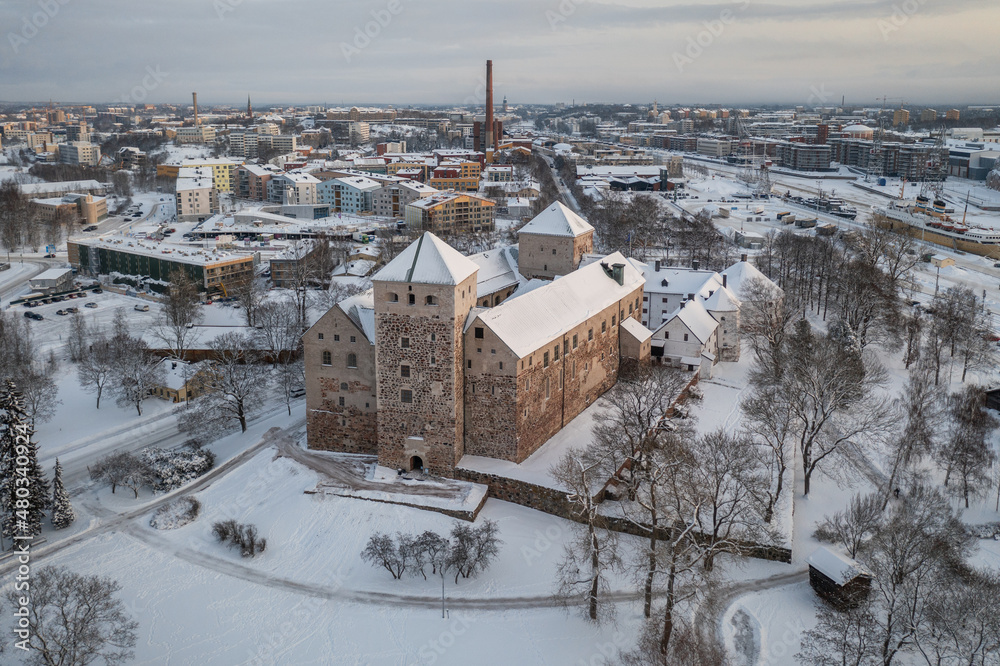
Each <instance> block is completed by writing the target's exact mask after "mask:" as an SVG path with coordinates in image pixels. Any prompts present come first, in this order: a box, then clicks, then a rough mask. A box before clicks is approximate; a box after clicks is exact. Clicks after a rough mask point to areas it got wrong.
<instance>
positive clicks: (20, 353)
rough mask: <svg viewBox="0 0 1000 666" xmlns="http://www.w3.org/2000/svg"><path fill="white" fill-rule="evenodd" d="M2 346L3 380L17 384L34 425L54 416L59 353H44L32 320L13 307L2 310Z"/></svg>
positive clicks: (0, 364) (0, 363)
mask: <svg viewBox="0 0 1000 666" xmlns="http://www.w3.org/2000/svg"><path fill="white" fill-rule="evenodd" d="M0 349H2V350H3V353H0V380H2V379H10V380H12V381H13V382H14V383H15V384H16V385H17V388H18V391H19V392H20V394H21V398H22V401H23V405H24V409H25V411H26V414H27V416H28V420H29V422H30V423H31V426H32V427H34V426H35V424H36V423H43V422H45V421H48V420H49V419H51V418H52V416H53V415H54V414H55V410H56V407H57V406H58V405H59V399H58V394H59V389H58V387H57V386H56V382H55V377H56V374H57V372H58V370H59V362H58V360H57V359H56V356H55V354H54V353H49V354H48V355H43V354H42V352H41V350H40V349H39V348H38V345H37V343H36V341H35V336H34V331H33V330H32V325H31V323H30V322H29V320H27V319H25V318H24V317H18V316H16V313H15V312H13V311H12V310H2V311H0Z"/></svg>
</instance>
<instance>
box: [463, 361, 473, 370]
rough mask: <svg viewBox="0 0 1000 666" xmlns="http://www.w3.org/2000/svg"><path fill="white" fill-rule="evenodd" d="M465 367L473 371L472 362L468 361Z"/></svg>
mask: <svg viewBox="0 0 1000 666" xmlns="http://www.w3.org/2000/svg"><path fill="white" fill-rule="evenodd" d="M465 367H466V368H468V369H469V370H472V361H471V360H469V361H466V366H465Z"/></svg>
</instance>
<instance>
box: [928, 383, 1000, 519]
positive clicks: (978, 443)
mask: <svg viewBox="0 0 1000 666" xmlns="http://www.w3.org/2000/svg"><path fill="white" fill-rule="evenodd" d="M949 403H950V404H949V409H948V412H949V416H950V417H951V424H952V427H951V436H950V437H949V438H948V440H947V441H946V442H943V443H942V446H941V448H940V450H939V451H938V459H939V461H940V464H941V465H942V466H943V467H944V468H945V470H946V471H945V477H944V485H945V487H947V486H948V484H949V482H950V481H951V478H952V476H953V475H954V476H957V477H958V481H959V486H958V489H957V492H958V494H959V496H960V497H962V498H963V499H964V500H965V508H969V500H970V498H971V497H973V496H976V495H978V494H980V493H982V492H983V491H984V490H986V489H987V488H989V484H990V472H989V470H990V467H991V466H992V465H993V464H994V462H995V461H996V454H994V453H993V451H992V449H991V448H990V445H989V444H988V442H987V437H988V436H989V435H990V433H991V432H992V431H993V430H995V429H996V427H997V419H996V418H995V417H993V416H992V415H991V414H990V413H989V412H987V411H986V392H985V391H984V390H983V389H982V388H981V387H978V386H967V387H966V388H965V390H963V391H962V392H961V393H956V394H955V395H953V396H952V397H951V399H950V400H949Z"/></svg>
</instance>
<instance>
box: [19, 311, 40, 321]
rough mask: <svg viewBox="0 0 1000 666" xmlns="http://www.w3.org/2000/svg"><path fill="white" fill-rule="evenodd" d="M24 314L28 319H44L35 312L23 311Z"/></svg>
mask: <svg viewBox="0 0 1000 666" xmlns="http://www.w3.org/2000/svg"><path fill="white" fill-rule="evenodd" d="M24 316H25V317H27V318H28V319H34V320H35V321H41V320H43V319H45V317H43V316H42V315H40V314H38V313H37V312H25V313H24Z"/></svg>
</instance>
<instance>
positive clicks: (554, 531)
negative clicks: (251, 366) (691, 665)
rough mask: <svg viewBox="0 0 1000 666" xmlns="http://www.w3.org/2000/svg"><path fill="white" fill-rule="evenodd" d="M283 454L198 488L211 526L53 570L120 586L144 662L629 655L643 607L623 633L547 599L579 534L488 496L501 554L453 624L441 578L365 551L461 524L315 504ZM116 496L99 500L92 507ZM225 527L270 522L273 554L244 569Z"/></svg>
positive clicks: (106, 542) (113, 543) (108, 544)
mask: <svg viewBox="0 0 1000 666" xmlns="http://www.w3.org/2000/svg"><path fill="white" fill-rule="evenodd" d="M273 453H274V449H273V448H265V449H264V450H262V451H260V452H259V453H258V454H257V455H256V456H255V457H254V458H253V459H252V460H251V461H250V462H248V463H247V464H245V465H243V466H241V467H240V468H238V469H237V470H236V471H234V472H233V473H231V474H229V475H226V476H224V477H223V478H221V479H219V480H217V481H215V482H213V483H212V484H211V485H210V486H209V487H208V488H206V489H204V490H202V491H201V492H199V493H197V495H196V497H197V498H198V499H199V500H200V501H201V503H202V507H203V510H202V515H201V516H200V517H199V518H198V519H197V520H196V521H194V522H193V523H191V524H189V525H186V526H184V527H181V528H179V529H175V530H170V531H157V530H155V529H154V528H152V527H150V526H149V525H148V521H149V518H150V516H151V512H150V513H146V514H143V515H142V517H140V518H138V519H136V520H134V521H132V522H131V523H129V524H128V525H127V526H125V527H124V528H123V529H122V530H121V531H118V532H115V533H103V534H99V535H98V536H96V537H95V538H92V539H90V540H88V541H86V542H85V543H83V544H81V545H78V546H74V547H72V548H70V549H67V550H65V551H64V552H62V553H60V554H59V555H57V556H54V557H52V558H50V559H49V563H51V564H60V565H64V566H68V567H71V568H72V569H73V570H75V571H79V572H81V573H99V574H102V575H112V576H114V577H115V578H117V579H118V580H120V581H121V582H122V585H123V591H122V593H121V596H122V598H123V600H124V601H125V604H126V607H127V608H128V610H129V611H130V612H131V613H132V614H133V616H134V617H136V619H138V620H139V623H140V640H139V644H138V645H137V648H136V660H135V662H134V663H137V664H190V663H198V664H242V663H251V664H252V663H260V664H273V663H295V664H327V663H338V664H340V663H343V664H432V663H442V664H457V663H470V662H474V663H483V664H513V663H549V664H576V663H581V662H582V663H587V664H590V663H598V661H597V660H596V658H597V657H600V656H602V655H604V654H607V655H610V654H613V650H614V648H615V647H628V646H629V645H630V644H631V641H632V637H633V636H634V633H635V631H636V627H637V624H638V622H639V617H637V612H638V611H639V607H638V606H636V605H635V604H634V603H628V604H622V608H621V609H620V618H619V620H620V624H619V626H618V627H614V626H611V625H608V626H605V627H602V628H599V629H598V628H594V627H593V626H592V625H590V624H589V623H587V622H586V621H584V620H583V619H581V618H580V617H579V615H577V614H576V613H570V614H567V612H566V611H565V610H564V609H561V608H557V607H554V606H553V605H552V603H551V601H550V599H549V595H550V594H551V591H552V590H551V580H552V578H553V575H554V567H555V563H556V561H557V560H558V559H559V557H560V556H561V550H562V549H561V547H560V545H559V544H560V543H561V542H562V540H564V539H565V538H566V536H567V535H568V534H569V532H570V530H571V529H572V524H571V523H568V522H567V521H563V520H561V519H558V518H554V517H552V516H547V515H545V514H540V513H538V512H534V511H531V510H528V509H524V508H522V507H519V506H516V505H511V504H507V503H504V502H499V501H496V500H490V501H489V502H488V503H487V506H486V507H485V509H484V510H483V512H482V514H481V519H484V518H489V519H492V520H496V521H497V522H498V523H499V525H500V535H501V538H502V539H503V541H504V545H503V547H502V549H501V553H500V557H499V558H498V560H497V561H496V563H495V564H494V565H493V567H492V568H491V569H490V570H489V571H488V572H487V573H486V574H484V575H483V576H482V577H480V578H479V579H476V580H464V579H461V580H460V582H459V584H458V585H457V586H456V585H455V584H454V581H453V579H448V580H446V581H445V594H446V607H447V608H448V611H449V617H448V619H445V620H442V618H441V606H440V594H441V585H440V578H437V577H430V578H429V579H428V580H426V581H425V580H423V578H421V577H419V576H417V577H415V578H414V577H408V578H404V579H403V580H401V581H395V580H393V579H392V578H391V577H390V576H389V574H388V573H387V572H386V571H384V570H381V569H375V568H373V567H371V566H369V565H367V564H365V563H363V562H361V561H360V559H359V558H358V553H360V551H361V549H362V548H363V547H364V544H365V542H366V541H367V538H368V536H369V535H370V534H372V533H373V532H375V531H384V532H389V533H394V532H396V531H406V532H419V531H423V530H426V529H431V530H437V531H439V532H447V531H448V530H450V528H451V526H452V525H453V524H454V523H455V522H456V521H455V520H453V519H450V518H447V517H445V516H442V515H440V514H436V513H430V512H424V511H419V510H415V509H408V508H405V507H399V506H391V505H383V504H373V503H370V502H363V501H359V500H352V499H345V498H337V497H321V496H316V495H306V494H304V491H305V490H307V489H310V488H312V487H313V486H315V484H316V482H317V480H318V479H317V477H316V475H315V474H314V473H312V472H310V471H308V470H306V469H305V468H302V467H301V466H299V465H297V464H296V463H294V462H291V461H289V460H287V459H285V458H279V459H277V460H275V459H273ZM182 492H183V491H182ZM119 494H121V493H119ZM108 495H109V493H108V491H107V490H104V489H102V490H101V491H98V492H96V493H94V492H88V493H86V494H85V499H83V504H84V505H87V504H90V503H94V502H100V503H104V502H106V501H108V500H110V499H111V498H110V497H108ZM130 497H131V495H130V494H129V495H127V496H124V495H123V496H122V497H117V496H116V498H115V499H114V500H113V501H111V505H112V507H113V508H117V509H121V508H124V506H125V505H128V504H131V503H133V502H134V501H133V500H131V499H130ZM143 499H144V498H140V500H139V501H140V502H142V501H143ZM115 505H117V506H115ZM226 518H235V519H237V520H240V521H246V522H253V523H254V524H256V525H257V526H258V527H259V528H260V530H261V533H262V534H263V535H265V536H266V537H267V539H268V549H267V551H266V552H265V553H264V554H263V555H261V556H258V557H257V558H254V559H252V560H245V559H241V558H240V557H239V555H238V554H237V553H235V552H233V551H230V550H228V549H226V548H225V547H223V546H221V545H219V544H218V543H217V542H216V541H215V540H214V538H213V537H212V536H211V533H210V532H211V524H212V523H213V522H214V521H216V520H220V519H226ZM618 586H620V587H622V588H626V587H628V586H627V583H626V581H618V582H617V585H616V587H618Z"/></svg>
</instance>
